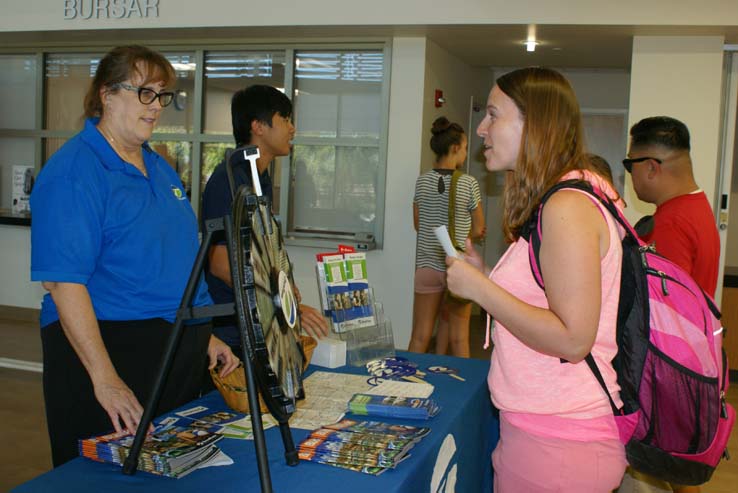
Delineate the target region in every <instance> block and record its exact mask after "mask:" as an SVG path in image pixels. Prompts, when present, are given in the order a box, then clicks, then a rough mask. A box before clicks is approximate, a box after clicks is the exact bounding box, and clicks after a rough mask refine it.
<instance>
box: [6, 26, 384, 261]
mask: <svg viewBox="0 0 738 493" xmlns="http://www.w3.org/2000/svg"><path fill="white" fill-rule="evenodd" d="M147 46H149V47H150V48H152V49H155V50H157V51H159V52H161V53H180V52H181V53H190V54H194V61H195V63H196V69H195V75H194V82H195V84H194V94H193V95H192V97H191V98H190V100H191V101H192V103H191V104H192V105H193V113H192V118H193V122H192V133H187V132H184V133H161V132H154V133H153V134H152V136H151V139H150V140H151V141H174V142H178V141H182V142H189V143H190V144H191V152H192V158H191V173H192V176H191V186H192V200H191V204H192V208H193V210H194V211H195V214H196V215H198V217H199V213H200V202H201V196H202V192H203V190H201V188H202V187H201V186H200V178H201V176H202V158H203V156H202V151H203V146H204V145H206V144H220V143H226V144H230V145H235V144H234V142H233V136H232V135H224V134H220V135H219V134H206V133H204V129H203V126H204V122H203V116H204V115H203V113H204V110H205V109H204V107H203V103H204V99H205V94H204V91H205V65H204V63H205V54H206V53H207V52H210V51H236V52H239V51H242V52H249V51H284V54H285V73H284V77H285V80H284V91H285V94H286V95H287V97H289V98H290V100H291V101H292V100H293V95H294V85H295V84H294V66H295V53H296V52H299V51H306V50H336V51H351V50H377V51H382V52H383V78H382V83H381V84H382V86H381V95H380V100H381V105H382V108H381V113H380V122H379V124H380V136H379V140H378V152H379V164H378V167H377V173H378V176H377V183H378V184H379V185H380V186H378V188H377V193H376V211H377V217H376V220H375V224H374V231H373V232H372V233H373V234H374V242H375V244H374V245H368V247H369V248H373V247H376V248H380V249H381V247H382V244H383V240H384V222H385V218H384V212H385V197H386V176H387V147H388V131H389V96H390V95H389V92H390V81H391V72H390V69H391V65H392V41H391V39H390V38H386V37H380V38H370V39H366V40H347V41H346V42H345V43H341V42H336V41H331V42H320V41H315V40H306V41H304V42H302V41H299V40H297V41H294V42H290V43H279V42H276V43H250V42H247V41H244V42H243V43H235V42H234V41H233V40H229V41H228V42H226V43H206V44H193V43H192V42H191V41H188V42H187V43H183V44H156V43H148V44H147ZM108 50H109V47H108V46H105V45H96V46H90V45H82V46H75V45H70V46H64V47H52V46H47V47H38V48H23V47H17V48H13V47H7V48H1V49H0V55H21V56H23V55H32V56H35V63H36V65H37V70H36V81H35V97H36V101H37V102H38V104H36V108H35V115H34V128H33V129H13V128H0V137H17V138H29V139H32V140H33V145H34V170H35V172H36V174H38V172H39V171H40V170H41V167H42V165H43V163H44V162H45V161H46V160H47V159H48V157H49V156H45V142H46V139H69V138H71V137H73V136H74V135H76V134H77V133H78V132H79V129H77V130H47V129H45V128H44V125H45V115H46V102H47V99H46V98H47V93H46V63H47V58H48V56H49V55H52V54H53V55H58V54H86V53H101V52H102V53H105V52H107V51H108ZM81 112H82V102H81V101H80V113H81ZM341 140H342V139H340V138H337V139H331V142H332V143H333V145H336V144H337V143H339V142H340V141H341ZM344 140H345V141H346V142H345V143H346V144H347V145H351V146H361V145H362V141H361V139H344ZM295 143H299V144H309V143H320V144H323V145H325V144H326V143H327V142H326V139H319V138H307V137H303V138H296V139H295ZM338 145H340V144H338ZM371 147H374V144H373V143H372V145H371ZM277 168H278V169H279V172H280V180H279V187H280V198H279V210H280V213H281V215H282V216H284V217H287V215H288V213H289V206H290V172H291V155H290V156H285V157H280V158H277V159H275V161H274V163H273V168H272V169H273V170H275V169H277ZM6 217H7V216H0V222H3V219H4V218H6ZM15 219H17V218H15ZM28 224H30V220H29V221H28ZM287 226H288V224H287V221H286V220H282V221H280V227H281V230H282V235H283V237H284V238H285V243H287V244H288V245H297V246H309V247H319V248H329V249H334V248H335V246H336V244H337V243H346V244H355V245H359V246H365V247H366V246H367V244H366V242H365V241H364V240H362V239H358V240H355V239H352V237H351V236H352V235H349V234H346V235H335V237H333V236H329V237H327V236H326V235H325V234H318V235H314V234H312V233H306V232H288V231H287Z"/></svg>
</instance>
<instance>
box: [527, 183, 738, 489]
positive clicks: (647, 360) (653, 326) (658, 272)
mask: <svg viewBox="0 0 738 493" xmlns="http://www.w3.org/2000/svg"><path fill="white" fill-rule="evenodd" d="M564 188H568V189H577V190H582V191H584V192H586V193H587V194H588V195H590V196H591V197H592V198H593V200H597V201H599V202H600V203H602V204H603V205H604V206H605V208H606V209H607V210H608V211H609V213H610V214H611V215H612V216H613V218H615V220H616V221H617V222H618V223H619V224H620V225H621V226H622V227H623V228H624V230H625V236H624V238H623V240H622V246H623V266H622V272H621V281H620V299H619V306H618V321H617V332H616V339H617V346H618V353H617V355H616V356H615V358H614V359H613V361H612V365H613V367H614V368H615V371H616V373H617V382H618V385H619V386H620V398H621V399H622V401H623V407H622V408H620V409H618V408H617V407H616V405H615V403H614V401H613V399H612V397H611V396H610V392H609V391H608V389H607V386H606V385H605V381H604V379H603V378H602V375H601V374H600V371H599V369H598V368H597V364H596V363H595V361H594V358H593V357H592V355H591V354H589V355H588V356H587V358H586V359H585V361H586V362H587V365H588V366H589V367H590V369H591V370H592V372H593V373H594V375H595V378H597V381H598V382H599V383H600V385H601V386H602V388H603V389H604V391H605V393H606V394H607V396H608V399H609V401H610V406H611V407H612V410H613V413H614V415H615V421H616V423H617V425H618V430H619V432H620V439H621V441H622V442H623V444H625V452H626V456H627V459H628V462H629V463H630V465H631V466H632V467H633V468H634V469H636V470H638V471H641V472H644V473H646V474H648V475H651V476H653V477H656V478H660V479H662V480H665V481H669V482H671V483H676V484H682V485H698V484H702V483H705V482H707V481H708V480H709V479H710V476H712V473H713V471H714V470H715V468H716V467H717V465H718V463H719V462H720V459H721V458H722V457H723V456H725V457H728V452H727V449H726V445H727V442H728V438H729V436H730V431H731V429H732V427H733V423H734V422H735V410H734V409H733V407H732V406H730V405H729V404H727V403H726V402H725V391H726V389H727V386H728V378H727V372H728V364H727V359H726V356H725V352H724V351H723V349H722V338H723V333H722V327H721V325H720V312H719V310H718V309H717V307H716V306H715V303H714V301H713V300H712V299H711V298H710V297H709V296H708V295H706V294H705V293H704V292H703V291H702V289H700V287H699V286H698V285H697V283H696V282H695V281H694V280H693V279H692V278H691V277H690V276H689V275H688V274H687V273H686V272H684V271H683V270H682V269H681V268H680V267H679V266H677V265H676V264H674V263H672V262H670V261H669V260H667V259H666V258H664V257H662V256H660V255H659V254H658V253H656V251H655V249H654V248H653V247H652V246H650V245H646V244H645V243H644V242H643V241H641V240H640V239H639V238H638V236H637V235H636V233H635V230H634V229H633V227H632V226H631V225H630V223H629V222H628V220H627V219H626V218H625V217H624V216H623V214H622V212H621V211H620V209H619V208H618V207H617V206H615V204H614V203H613V202H612V200H610V199H609V198H608V197H607V196H606V195H605V194H604V193H602V192H601V191H600V190H598V189H596V188H593V187H592V185H590V184H589V183H588V182H585V181H581V180H569V181H563V182H560V183H558V184H557V185H555V186H554V187H552V188H551V189H550V190H549V191H548V192H547V193H546V194H545V195H544V197H543V198H542V199H541V205H540V207H538V209H537V211H536V212H535V213H534V214H533V217H532V218H531V219H530V220H529V222H528V227H527V235H529V254H530V265H531V270H532V272H533V275H534V277H535V278H536V282H538V284H539V286H540V287H541V288H542V289H543V288H544V286H543V278H542V276H541V271H540V268H539V265H540V264H539V257H538V254H539V251H540V247H541V216H542V211H543V206H544V204H545V203H546V201H547V200H548V198H550V197H551V195H553V194H554V193H555V192H557V191H558V190H561V189H564ZM562 363H567V362H566V361H564V360H562Z"/></svg>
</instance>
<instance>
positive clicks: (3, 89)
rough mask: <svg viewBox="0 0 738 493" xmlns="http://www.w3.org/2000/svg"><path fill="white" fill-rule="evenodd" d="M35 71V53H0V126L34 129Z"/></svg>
mask: <svg viewBox="0 0 738 493" xmlns="http://www.w3.org/2000/svg"><path fill="white" fill-rule="evenodd" d="M36 73H37V69H36V57H35V55H0V108H2V111H0V128H13V129H32V128H34V126H35V122H34V117H35V115H36Z"/></svg>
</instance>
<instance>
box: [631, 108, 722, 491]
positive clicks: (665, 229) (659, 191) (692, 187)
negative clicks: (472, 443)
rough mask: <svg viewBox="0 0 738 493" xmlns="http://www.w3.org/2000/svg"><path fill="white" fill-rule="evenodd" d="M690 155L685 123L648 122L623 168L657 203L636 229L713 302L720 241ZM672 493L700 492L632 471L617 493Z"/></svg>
mask: <svg viewBox="0 0 738 493" xmlns="http://www.w3.org/2000/svg"><path fill="white" fill-rule="evenodd" d="M689 151H690V145H689V130H687V127H686V125H684V123H682V122H680V121H679V120H676V119H674V118H670V117H668V116H654V117H651V118H645V119H643V120H641V121H639V122H638V123H636V124H635V125H633V127H632V128H631V129H630V150H629V152H628V158H627V159H624V160H623V166H624V167H625V170H626V171H628V172H629V173H630V174H631V176H632V178H633V188H634V189H635V192H636V195H638V198H639V199H641V200H643V201H644V202H650V203H652V204H656V213H655V214H654V215H653V216H652V217H650V218H648V219H649V220H648V221H643V220H641V221H639V222H638V224H636V231H638V234H639V235H640V236H641V238H642V239H643V240H644V241H646V242H648V243H651V244H654V245H655V247H656V251H657V252H658V253H660V254H661V255H663V256H664V257H666V258H668V259H669V260H671V261H672V262H674V263H676V264H677V265H679V266H680V267H681V268H683V269H684V270H685V271H687V272H688V273H689V274H690V275H691V276H692V278H693V279H694V280H695V281H697V284H699V285H700V287H701V288H702V289H703V290H704V291H705V292H706V293H707V294H709V295H710V296H712V297H715V289H716V288H717V276H718V268H719V263H720V238H719V236H718V231H717V227H716V225H715V223H716V221H715V217H714V215H713V212H712V209H711V208H710V203H709V201H708V200H707V196H706V195H705V193H704V192H703V191H702V190H701V189H700V188H699V187H698V186H697V183H696V182H695V180H694V174H693V173H692V158H691V157H690V155H689ZM644 219H646V218H644ZM669 490H671V491H676V492H679V493H698V492H699V491H700V488H699V486H679V485H670V484H668V483H665V482H663V481H659V480H656V479H654V478H648V477H646V476H645V475H644V474H641V473H639V472H637V471H632V470H630V469H628V472H626V476H625V478H624V479H623V484H622V486H621V487H620V490H619V491H620V492H621V493H631V492H633V493H641V492H653V491H669Z"/></svg>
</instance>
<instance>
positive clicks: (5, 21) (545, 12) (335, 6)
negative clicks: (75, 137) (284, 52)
mask: <svg viewBox="0 0 738 493" xmlns="http://www.w3.org/2000/svg"><path fill="white" fill-rule="evenodd" d="M91 3H100V4H103V5H104V4H107V3H108V2H96V1H95V0H33V1H29V0H5V1H4V2H3V15H2V16H0V31H44V30H59V29H92V28H93V26H92V24H94V28H146V27H208V26H213V27H221V26H238V25H249V26H292V25H294V26H333V25H340V26H343V25H357V24H358V25H426V24H528V23H531V24H591V25H604V24H607V25H631V24H637V25H683V24H690V25H704V26H711V25H712V26H716V25H738V9H737V8H736V5H735V0H703V1H702V2H700V3H699V5H698V6H697V5H696V4H695V3H694V2H692V1H690V0H650V1H649V2H641V1H639V0H621V1H619V2H612V1H610V0H567V1H565V2H552V1H550V0H519V1H517V2H509V1H506V0H461V1H459V2H447V3H433V4H429V3H428V2H427V0H403V1H400V2H398V1H396V0H374V1H372V2H351V5H350V8H347V3H346V2H345V1H343V0H313V1H311V2H300V1H297V0H277V1H273V2H270V3H269V8H265V6H264V3H263V2H257V1H254V0H246V1H244V0H209V1H208V2H207V6H206V4H205V3H203V1H202V0H136V1H135V2H133V1H127V2H121V3H125V4H127V5H130V4H131V3H135V4H138V5H141V6H145V5H158V15H159V17H158V18H155V17H154V18H152V17H151V16H150V17H148V18H142V17H141V15H140V14H139V13H137V12H135V11H134V12H133V13H131V15H129V16H127V17H126V18H124V19H114V18H107V17H108V15H107V14H106V12H105V11H103V12H101V13H100V14H101V15H100V17H102V18H100V19H95V18H94V17H93V19H89V20H84V19H81V18H80V17H81V16H77V18H76V19H74V20H65V19H64V17H65V5H69V4H81V5H82V6H84V9H83V13H84V14H85V15H87V14H88V13H89V12H90V10H89V9H90V5H91ZM110 3H112V2H110ZM150 12H151V15H153V11H150ZM111 15H116V14H115V13H112V14H111Z"/></svg>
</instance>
